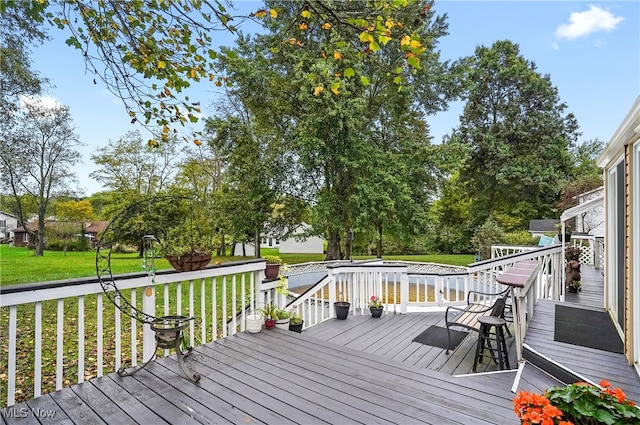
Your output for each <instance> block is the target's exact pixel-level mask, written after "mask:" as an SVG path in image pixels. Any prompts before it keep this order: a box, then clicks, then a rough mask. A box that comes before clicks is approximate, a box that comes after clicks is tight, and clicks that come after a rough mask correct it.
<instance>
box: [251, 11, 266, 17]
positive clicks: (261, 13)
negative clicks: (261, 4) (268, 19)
mask: <svg viewBox="0 0 640 425" xmlns="http://www.w3.org/2000/svg"><path fill="white" fill-rule="evenodd" d="M254 15H255V16H256V17H258V18H264V17H265V16H267V11H266V10H264V9H260V10H258V11H257V12H256V13H254Z"/></svg>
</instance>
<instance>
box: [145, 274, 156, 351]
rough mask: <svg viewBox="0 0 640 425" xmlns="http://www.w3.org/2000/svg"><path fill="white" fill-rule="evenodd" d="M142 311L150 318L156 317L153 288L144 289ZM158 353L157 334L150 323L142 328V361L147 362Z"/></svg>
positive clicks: (154, 291)
mask: <svg viewBox="0 0 640 425" xmlns="http://www.w3.org/2000/svg"><path fill="white" fill-rule="evenodd" d="M142 311H143V312H144V313H145V314H148V315H149V316H155V315H156V290H155V288H154V287H153V286H147V287H146V288H144V293H143V296H142ZM155 353H156V338H155V332H153V330H152V329H151V325H150V324H149V323H145V324H144V325H143V326H142V361H143V362H146V361H147V360H149V359H150V358H151V357H153V356H154V355H155Z"/></svg>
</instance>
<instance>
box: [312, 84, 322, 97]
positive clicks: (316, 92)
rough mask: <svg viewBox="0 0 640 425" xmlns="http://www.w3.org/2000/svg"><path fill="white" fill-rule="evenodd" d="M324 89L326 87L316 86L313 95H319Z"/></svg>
mask: <svg viewBox="0 0 640 425" xmlns="http://www.w3.org/2000/svg"><path fill="white" fill-rule="evenodd" d="M323 91H324V87H322V86H318V87H316V89H315V90H314V91H313V95H314V96H317V95H319V94H320V93H322V92H323Z"/></svg>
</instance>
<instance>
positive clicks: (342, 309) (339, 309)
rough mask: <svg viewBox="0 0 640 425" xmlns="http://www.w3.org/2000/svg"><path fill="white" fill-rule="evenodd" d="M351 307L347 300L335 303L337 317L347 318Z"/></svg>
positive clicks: (340, 318)
mask: <svg viewBox="0 0 640 425" xmlns="http://www.w3.org/2000/svg"><path fill="white" fill-rule="evenodd" d="M349 307H351V303H348V302H345V301H337V302H335V303H333V308H334V309H335V310H336V318H337V319H339V320H345V319H346V318H347V316H348V315H349Z"/></svg>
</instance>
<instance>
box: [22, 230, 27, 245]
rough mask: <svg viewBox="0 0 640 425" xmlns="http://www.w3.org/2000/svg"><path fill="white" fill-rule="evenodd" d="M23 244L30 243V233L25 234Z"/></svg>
mask: <svg viewBox="0 0 640 425" xmlns="http://www.w3.org/2000/svg"><path fill="white" fill-rule="evenodd" d="M22 242H24V243H29V234H28V233H26V232H25V233H23V234H22Z"/></svg>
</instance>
